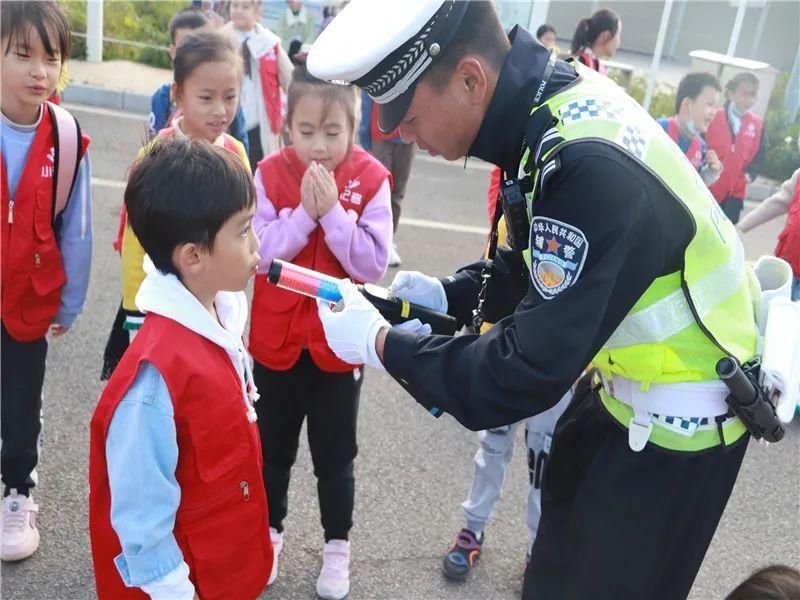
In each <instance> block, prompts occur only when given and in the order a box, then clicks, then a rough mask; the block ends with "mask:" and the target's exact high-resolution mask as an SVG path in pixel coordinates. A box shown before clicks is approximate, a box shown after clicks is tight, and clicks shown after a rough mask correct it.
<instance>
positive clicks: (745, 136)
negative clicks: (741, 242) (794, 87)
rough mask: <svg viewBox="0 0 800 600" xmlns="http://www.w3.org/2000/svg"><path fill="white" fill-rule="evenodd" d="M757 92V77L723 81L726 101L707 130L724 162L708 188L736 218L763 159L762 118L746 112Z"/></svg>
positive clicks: (711, 144) (749, 75)
mask: <svg viewBox="0 0 800 600" xmlns="http://www.w3.org/2000/svg"><path fill="white" fill-rule="evenodd" d="M757 95H758V78H757V77H756V76H755V75H753V74H752V73H739V74H738V75H736V77H734V78H733V79H731V80H730V81H728V83H727V84H725V99H726V101H725V105H724V106H723V107H722V108H720V109H719V110H718V111H717V113H716V115H714V119H713V120H712V121H711V124H710V125H709V126H708V131H707V132H706V141H707V142H708V147H709V148H711V149H712V150H715V151H716V153H717V154H718V155H719V158H720V160H721V161H722V164H723V166H724V170H723V171H722V175H721V176H720V178H719V179H718V180H717V182H716V183H715V184H714V185H712V186H711V187H710V188H709V189H710V190H711V193H712V194H714V198H716V199H717V202H719V203H720V206H721V207H722V210H723V212H724V213H725V214H726V215H727V217H728V218H729V219H730V220H731V221H732V222H733V223H737V222H738V221H739V216H740V215H741V214H742V208H743V207H744V197H745V194H746V193H747V184H748V183H750V182H752V181H753V180H754V179H755V178H756V177H757V176H758V174H759V172H760V171H761V166H762V164H763V162H764V144H763V139H762V138H763V134H764V122H763V121H762V120H761V119H760V118H758V117H757V116H756V115H754V114H753V113H751V112H749V111H750V109H751V108H752V107H753V104H755V101H756V97H757Z"/></svg>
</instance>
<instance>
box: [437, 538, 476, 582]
mask: <svg viewBox="0 0 800 600" xmlns="http://www.w3.org/2000/svg"><path fill="white" fill-rule="evenodd" d="M482 544H483V533H481V537H480V539H478V538H477V537H476V536H475V534H474V533H473V532H472V531H470V530H469V529H462V530H461V531H459V532H458V533H457V534H456V541H455V542H453V545H452V546H450V550H448V551H447V554H446V555H445V557H444V561H443V563H442V572H443V573H444V575H445V577H447V578H448V579H453V580H455V581H463V580H464V579H466V577H467V575H469V572H470V570H471V569H472V567H473V566H475V561H477V560H478V558H479V557H480V555H481V545H482Z"/></svg>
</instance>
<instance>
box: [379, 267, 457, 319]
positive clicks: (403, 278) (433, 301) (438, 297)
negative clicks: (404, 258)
mask: <svg viewBox="0 0 800 600" xmlns="http://www.w3.org/2000/svg"><path fill="white" fill-rule="evenodd" d="M389 289H390V290H392V291H393V292H394V293H395V294H396V295H397V297H398V298H402V299H403V300H408V301H409V302H412V303H414V304H419V305H420V306H424V307H426V308H430V309H433V310H437V311H439V312H443V313H446V312H447V294H445V293H444V286H443V285H442V282H441V281H439V280H438V279H436V278H435V277H430V276H428V275H424V274H423V273H420V272H419V271H400V272H399V273H397V275H395V276H394V281H392V285H390V286H389Z"/></svg>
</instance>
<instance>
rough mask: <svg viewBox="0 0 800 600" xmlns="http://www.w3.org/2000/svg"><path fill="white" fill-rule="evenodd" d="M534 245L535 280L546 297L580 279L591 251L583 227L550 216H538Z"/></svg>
mask: <svg viewBox="0 0 800 600" xmlns="http://www.w3.org/2000/svg"><path fill="white" fill-rule="evenodd" d="M531 246H532V247H531V279H532V280H533V285H534V287H535V288H536V291H537V292H539V295H541V296H542V298H544V299H545V300H550V299H551V298H553V297H555V296H556V294H559V293H560V292H563V291H564V290H565V289H567V288H568V287H569V286H571V285H572V284H573V283H575V282H576V281H577V280H578V277H579V276H580V274H581V271H582V270H583V264H584V263H585V262H586V255H587V254H588V252H589V242H588V241H587V239H586V236H585V235H584V233H583V232H582V231H581V230H580V229H578V228H577V227H574V226H572V225H569V224H567V223H564V222H562V221H558V220H556V219H550V218H547V217H534V219H533V222H532V223H531Z"/></svg>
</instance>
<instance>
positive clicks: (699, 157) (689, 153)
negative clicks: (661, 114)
mask: <svg viewBox="0 0 800 600" xmlns="http://www.w3.org/2000/svg"><path fill="white" fill-rule="evenodd" d="M667 134H668V135H669V137H671V138H672V141H673V142H675V143H676V144H677V143H678V140H679V139H680V126H679V125H678V119H676V118H675V117H670V118H669V119H667ZM684 154H685V155H686V158H688V159H689V162H690V163H692V166H693V167H694V168H695V169H699V168H700V166H701V165H702V164H703V144H701V143H700V136H697V135H696V136H694V137H693V138H692V143H691V144H689V147H688V148H687V149H686V152H684Z"/></svg>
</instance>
